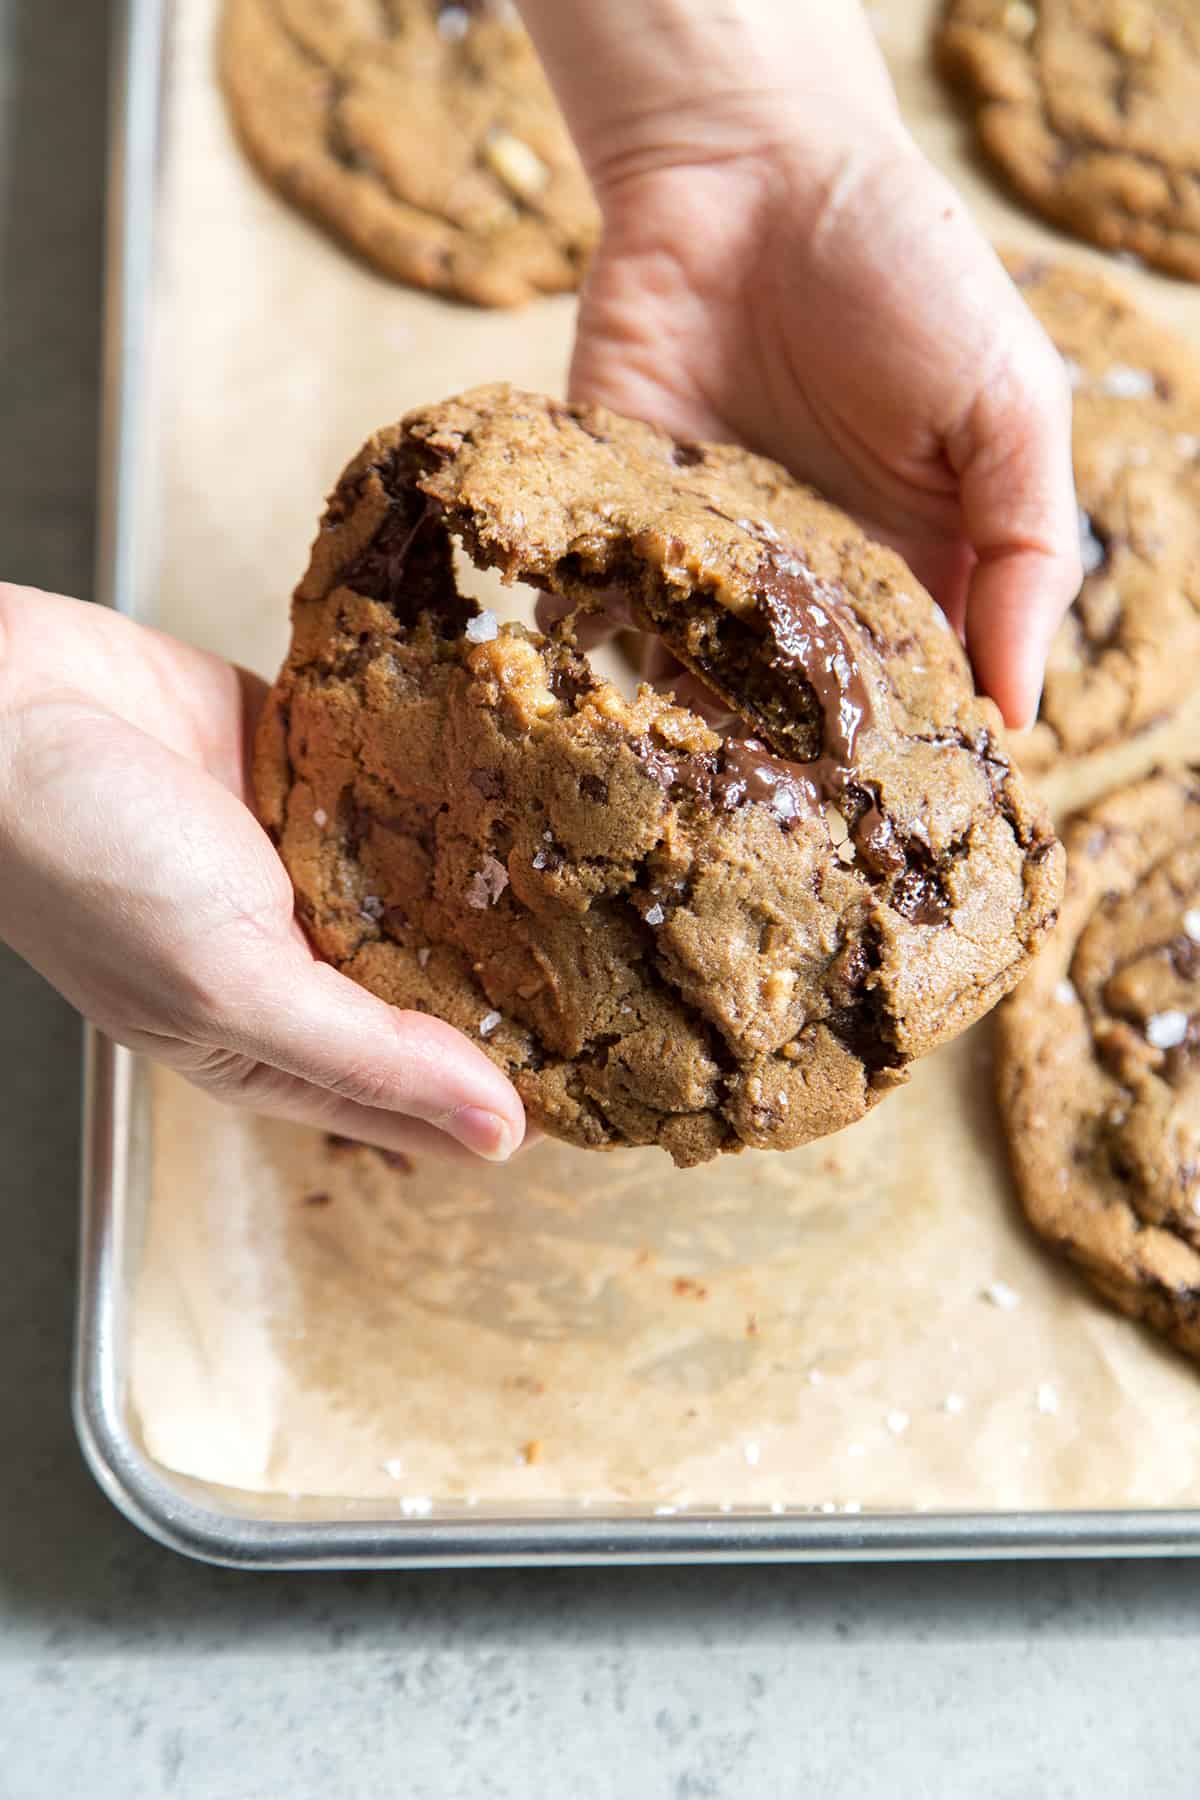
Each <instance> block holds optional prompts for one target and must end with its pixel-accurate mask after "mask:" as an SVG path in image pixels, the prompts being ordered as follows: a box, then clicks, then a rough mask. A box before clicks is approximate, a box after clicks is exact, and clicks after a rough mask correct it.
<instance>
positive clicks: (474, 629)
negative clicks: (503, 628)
mask: <svg viewBox="0 0 1200 1800" xmlns="http://www.w3.org/2000/svg"><path fill="white" fill-rule="evenodd" d="M499 629H500V627H499V625H498V624H497V623H496V615H495V613H494V612H481V613H477V614H476V616H475V617H474V618H473V619H468V620H467V622H466V624H465V625H464V627H463V636H464V637H465V638H466V639H467V640H468V641H469V642H470V643H472V644H490V643H491V641H492V639H493V638H494V637H495V635H496V633H497V632H498V631H499Z"/></svg>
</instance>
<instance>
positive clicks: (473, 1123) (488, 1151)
mask: <svg viewBox="0 0 1200 1800" xmlns="http://www.w3.org/2000/svg"><path fill="white" fill-rule="evenodd" d="M445 1129H446V1130H447V1131H448V1132H449V1133H450V1136H451V1137H452V1138H457V1140H458V1142H459V1143H460V1144H463V1145H464V1146H465V1147H466V1148H467V1149H468V1150H473V1151H474V1152H475V1154H476V1156H482V1157H484V1158H485V1159H486V1160H487V1161H488V1162H507V1161H508V1159H509V1157H510V1156H511V1155H512V1153H513V1151H514V1150H515V1149H516V1147H517V1140H516V1134H515V1133H514V1131H513V1128H512V1126H511V1125H510V1124H509V1122H508V1120H507V1119H502V1118H501V1117H500V1114H499V1113H494V1112H488V1111H487V1110H486V1108H485V1107H482V1106H460V1107H459V1108H458V1110H457V1112H453V1113H451V1115H450V1117H449V1118H448V1119H447V1120H446V1124H445Z"/></svg>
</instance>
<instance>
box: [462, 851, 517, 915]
mask: <svg viewBox="0 0 1200 1800" xmlns="http://www.w3.org/2000/svg"><path fill="white" fill-rule="evenodd" d="M507 886H508V870H507V869H506V868H505V866H504V864H503V863H502V862H498V861H497V859H496V858H495V857H494V856H485V857H484V859H483V865H482V867H481V868H479V869H478V870H477V871H476V872H475V874H474V875H472V877H471V880H470V882H469V884H468V887H467V905H468V906H473V907H474V908H475V909H476V911H477V912H484V911H485V910H486V909H487V907H489V906H495V904H496V902H497V900H498V899H499V898H500V896H501V894H502V893H503V892H504V890H505V888H506V887H507Z"/></svg>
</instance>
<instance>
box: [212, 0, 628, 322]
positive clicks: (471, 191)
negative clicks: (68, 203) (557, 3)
mask: <svg viewBox="0 0 1200 1800" xmlns="http://www.w3.org/2000/svg"><path fill="white" fill-rule="evenodd" d="M221 52H222V54H221V63H222V72H223V76H224V83H225V90H226V93H227V95H228V97H229V103H230V106H231V109H232V112H233V117H234V121H235V123H236V125H237V129H238V132H239V134H240V136H241V139H242V142H243V144H244V145H245V147H246V149H247V151H248V152H249V154H250V155H251V157H252V158H253V159H254V161H255V162H256V163H257V165H258V167H259V168H260V169H261V171H262V173H263V174H264V175H265V176H266V178H267V180H268V181H270V182H271V183H272V185H273V186H274V187H276V188H278V190H279V191H280V193H282V194H283V195H285V197H286V198H287V199H289V200H291V201H293V202H294V203H295V204H296V205H297V206H299V207H301V208H302V209H303V210H304V211H305V212H307V213H309V214H311V215H312V216H313V217H314V218H316V219H317V220H319V221H320V223H321V224H323V225H325V226H326V227H327V228H328V229H329V230H330V231H332V232H333V233H334V234H335V235H336V236H337V237H340V238H342V239H343V240H344V241H345V242H346V243H348V244H349V245H350V246H351V247H352V248H353V249H354V250H356V251H357V252H358V253H359V254H360V255H361V256H363V257H365V258H366V259H367V261H368V262H370V263H373V264H374V265H375V267H376V268H378V269H380V270H382V271H383V273H384V274H385V275H391V276H392V277H394V278H395V279H396V280H397V281H405V282H410V283H412V284H413V285H414V286H416V287H423V288H433V289H436V290H437V291H438V292H440V293H445V294H453V295H456V296H458V297H459V298H461V299H464V300H474V301H477V302H478V303H479V304H481V305H484V306H514V305H518V304H519V303H520V302H522V301H524V300H528V299H529V298H531V297H532V296H533V295H534V294H538V293H554V292H558V291H559V290H561V289H568V288H574V287H576V286H577V285H578V282H579V279H580V275H581V273H582V270H583V267H584V265H585V263H586V260H587V255H588V252H589V250H590V248H591V246H592V244H593V242H594V240H595V237H596V231H597V218H596V209H595V205H594V203H593V200H592V196H591V191H590V189H589V187H588V183H587V180H586V177H585V176H584V173H583V171H582V169H581V168H580V166H579V161H578V159H577V157H576V155H575V151H574V148H573V147H572V144H571V141H570V138H569V137H568V135H567V131H566V127H565V125H564V124H563V121H562V118H561V117H560V115H559V112H558V108H557V106H556V104H555V101H554V97H553V95H552V93H551V92H550V88H549V85H548V84H547V82H546V78H545V76H544V74H543V73H542V68H541V65H540V63H539V62H538V59H537V56H536V54H535V52H534V49H533V46H532V44H531V43H530V41H529V39H528V37H527V36H526V34H525V31H524V30H523V28H522V26H521V24H520V22H519V20H518V18H517V16H516V13H515V12H514V10H513V9H512V8H511V7H510V6H508V5H507V4H506V3H505V0H227V3H226V11H225V20H224V31H223V36H222V45H221Z"/></svg>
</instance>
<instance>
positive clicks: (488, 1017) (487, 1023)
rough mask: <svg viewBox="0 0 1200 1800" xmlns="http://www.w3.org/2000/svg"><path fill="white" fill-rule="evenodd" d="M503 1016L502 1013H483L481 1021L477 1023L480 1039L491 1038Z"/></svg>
mask: <svg viewBox="0 0 1200 1800" xmlns="http://www.w3.org/2000/svg"><path fill="white" fill-rule="evenodd" d="M503 1016H504V1015H503V1014H502V1013H498V1012H490V1013H484V1015H483V1017H482V1019H480V1021H479V1035H480V1037H491V1035H492V1033H493V1031H495V1029H496V1027H497V1025H499V1023H500V1021H501V1019H502V1018H503Z"/></svg>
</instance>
